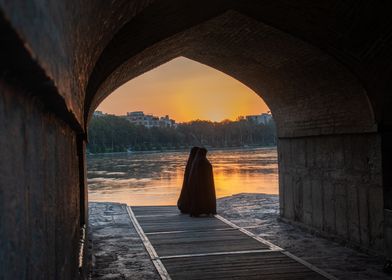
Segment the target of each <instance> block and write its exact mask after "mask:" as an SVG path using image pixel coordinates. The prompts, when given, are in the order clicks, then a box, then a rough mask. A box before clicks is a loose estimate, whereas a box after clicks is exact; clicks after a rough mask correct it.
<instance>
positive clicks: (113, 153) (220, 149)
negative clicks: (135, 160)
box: [87, 146, 276, 156]
mask: <svg viewBox="0 0 392 280" xmlns="http://www.w3.org/2000/svg"><path fill="white" fill-rule="evenodd" d="M204 147H205V148H206V149H207V150H208V151H231V150H233V151H235V150H251V149H276V146H237V147H209V146H204ZM191 148H192V147H191V146H190V147H186V148H180V149H164V150H146V151H126V152H125V151H124V152H106V153H90V152H87V155H88V156H103V155H124V154H130V155H132V154H152V153H168V152H187V151H190V149H191Z"/></svg>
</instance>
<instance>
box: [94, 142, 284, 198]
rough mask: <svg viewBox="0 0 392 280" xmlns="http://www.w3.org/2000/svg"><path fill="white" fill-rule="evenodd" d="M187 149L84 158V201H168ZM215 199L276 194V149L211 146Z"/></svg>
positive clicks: (177, 185) (176, 190)
mask: <svg viewBox="0 0 392 280" xmlns="http://www.w3.org/2000/svg"><path fill="white" fill-rule="evenodd" d="M188 154H189V153H188V152H162V153H139V154H136V153H135V154H116V155H95V156H89V157H88V158H87V161H88V184H89V200H90V201H111V202H121V203H127V204H129V205H174V204H176V202H177V198H178V196H179V192H180V189H181V185H182V179H183V174H184V169H185V165H186V161H187V158H188ZM207 156H208V158H209V160H210V162H211V164H212V166H213V168H214V178H215V188H216V193H217V197H223V196H228V195H232V194H236V193H243V192H248V193H267V194H277V193H278V175H277V174H278V170H277V153H276V149H263V148H257V149H241V150H214V151H209V153H208V154H207Z"/></svg>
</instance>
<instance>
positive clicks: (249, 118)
mask: <svg viewBox="0 0 392 280" xmlns="http://www.w3.org/2000/svg"><path fill="white" fill-rule="evenodd" d="M139 112H141V113H143V114H144V116H150V117H158V118H168V119H171V120H173V121H175V122H176V123H184V122H190V121H197V120H200V121H212V120H209V119H192V120H187V121H183V122H181V121H178V120H176V119H175V118H172V117H171V116H170V114H165V113H164V114H163V115H156V114H152V113H149V112H145V111H143V110H138V111H127V112H126V113H125V114H121V115H116V114H112V113H108V112H104V111H101V110H98V109H97V110H95V112H94V116H96V117H100V116H104V115H115V116H118V117H129V115H130V114H131V113H139ZM265 115H269V116H270V118H272V115H271V112H270V111H267V112H265V113H259V114H251V115H239V116H237V117H235V118H234V119H232V121H235V120H237V119H239V118H244V119H247V120H254V121H256V122H260V121H259V120H258V118H257V117H264V118H265ZM225 120H227V119H223V120H220V121H213V122H221V121H225Z"/></svg>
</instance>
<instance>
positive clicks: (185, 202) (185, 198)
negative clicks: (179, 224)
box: [177, 147, 199, 213]
mask: <svg viewBox="0 0 392 280" xmlns="http://www.w3.org/2000/svg"><path fill="white" fill-rule="evenodd" d="M198 150H199V147H193V148H192V149H191V152H190V154H189V158H188V162H187V163H186V167H185V173H184V181H183V182H182V189H181V194H180V197H179V198H178V201H177V207H178V209H180V211H181V213H189V210H190V193H189V185H188V181H189V174H190V173H191V168H192V162H193V160H194V159H195V156H196V153H197V151H198Z"/></svg>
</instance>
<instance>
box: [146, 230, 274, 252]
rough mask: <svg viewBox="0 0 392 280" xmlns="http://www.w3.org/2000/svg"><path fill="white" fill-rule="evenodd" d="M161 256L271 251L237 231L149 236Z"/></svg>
mask: <svg viewBox="0 0 392 280" xmlns="http://www.w3.org/2000/svg"><path fill="white" fill-rule="evenodd" d="M148 238H149V240H150V242H151V244H152V245H153V246H154V248H155V250H156V251H157V253H158V255H159V256H170V255H182V254H200V253H211V252H229V251H244V250H260V249H269V246H266V245H265V244H262V243H260V242H258V241H256V240H254V239H251V238H249V237H247V236H246V235H245V234H243V233H242V232H240V231H238V230H235V231H204V232H192V231H190V232H181V233H172V234H163V235H149V236H148Z"/></svg>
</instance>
